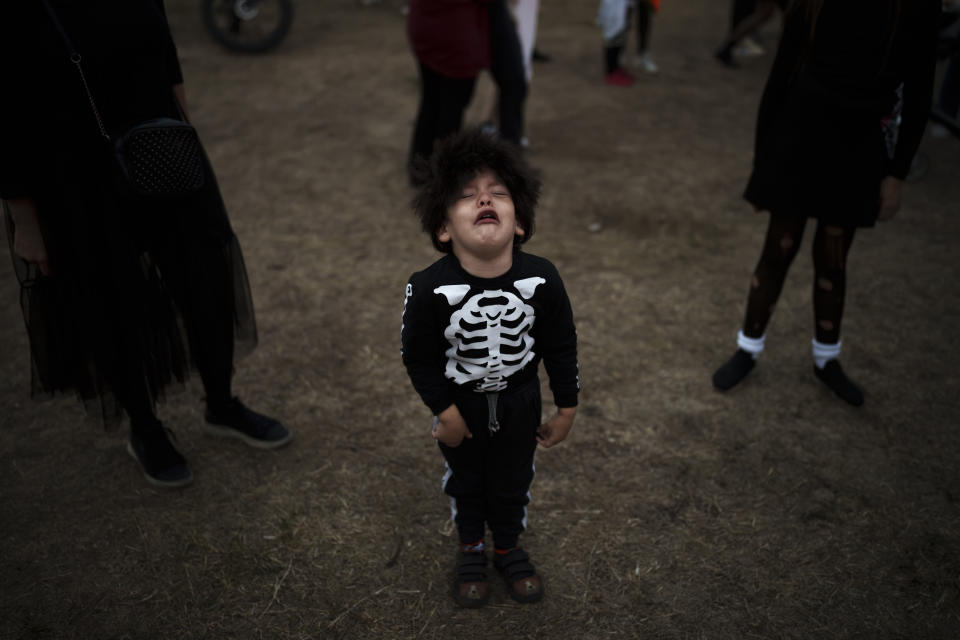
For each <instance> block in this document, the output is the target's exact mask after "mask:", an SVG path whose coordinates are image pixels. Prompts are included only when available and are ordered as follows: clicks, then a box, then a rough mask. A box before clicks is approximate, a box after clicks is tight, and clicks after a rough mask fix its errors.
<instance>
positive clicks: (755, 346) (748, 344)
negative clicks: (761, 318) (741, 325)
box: [737, 330, 767, 360]
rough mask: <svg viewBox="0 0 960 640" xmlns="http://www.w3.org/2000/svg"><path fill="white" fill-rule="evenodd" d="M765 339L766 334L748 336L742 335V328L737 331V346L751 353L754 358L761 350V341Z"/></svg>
mask: <svg viewBox="0 0 960 640" xmlns="http://www.w3.org/2000/svg"><path fill="white" fill-rule="evenodd" d="M766 339H767V334H763V335H762V336H760V337H759V338H748V337H747V336H745V335H743V331H742V330H741V331H738V332H737V346H738V347H740V348H741V349H743V350H744V351H746V352H747V353H749V354H750V355H752V356H753V359H754V360H756V359H757V356H759V355H760V353H761V352H762V351H763V343H764V342H765V341H766Z"/></svg>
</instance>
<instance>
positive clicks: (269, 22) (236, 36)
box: [203, 0, 293, 53]
mask: <svg viewBox="0 0 960 640" xmlns="http://www.w3.org/2000/svg"><path fill="white" fill-rule="evenodd" d="M292 23H293V2H292V0H203V24H204V26H205V27H206V28H207V31H208V32H209V33H210V35H211V36H212V37H213V39H214V40H216V41H217V42H219V43H220V44H222V45H223V46H224V47H226V48H228V49H231V50H233V51H242V52H244V53H260V52H263V51H267V50H269V49H272V48H273V47H275V46H277V45H278V44H280V41H281V40H283V39H284V38H285V37H286V35H287V32H288V31H290V25H291V24H292Z"/></svg>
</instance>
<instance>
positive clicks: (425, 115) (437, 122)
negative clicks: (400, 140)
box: [409, 63, 477, 179]
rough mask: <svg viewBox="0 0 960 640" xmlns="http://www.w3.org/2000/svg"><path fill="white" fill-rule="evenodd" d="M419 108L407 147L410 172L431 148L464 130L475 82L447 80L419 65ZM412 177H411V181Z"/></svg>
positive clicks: (423, 65)
mask: <svg viewBox="0 0 960 640" xmlns="http://www.w3.org/2000/svg"><path fill="white" fill-rule="evenodd" d="M420 78H421V94H420V108H419V111H418V113H417V121H416V124H415V125H414V129H413V140H412V141H411V144H410V159H409V162H410V165H409V166H410V168H411V169H413V168H415V166H416V163H417V162H419V161H421V160H426V159H427V158H429V157H430V155H431V154H432V153H433V145H434V143H435V142H437V141H438V140H442V139H443V138H445V137H447V136H448V135H450V134H452V133H456V132H457V131H459V130H460V128H461V127H462V126H463V112H464V110H465V109H466V108H467V105H469V104H470V98H471V97H472V96H473V88H474V86H475V84H476V81H477V79H476V78H448V77H446V76H443V75H441V74H439V73H437V72H436V71H433V70H432V69H430V68H429V67H428V66H426V65H425V64H422V63H421V64H420ZM414 178H415V176H414V175H413V174H411V179H414Z"/></svg>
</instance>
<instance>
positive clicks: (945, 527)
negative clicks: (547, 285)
mask: <svg viewBox="0 0 960 640" xmlns="http://www.w3.org/2000/svg"><path fill="white" fill-rule="evenodd" d="M595 4H596V3H589V2H588V3H583V2H578V1H575V0H558V1H557V2H546V3H544V6H543V7H542V9H541V16H540V18H541V25H540V34H539V47H540V48H541V49H542V50H544V51H546V52H549V53H550V54H552V56H553V61H552V62H550V63H547V64H540V65H538V66H537V67H536V71H535V73H536V75H535V78H534V83H533V86H532V90H531V95H530V99H529V102H528V110H527V120H528V135H529V138H530V140H531V145H532V146H531V149H530V159H531V161H532V162H533V163H534V164H536V165H537V166H538V167H540V168H542V170H543V172H544V176H545V188H544V197H543V203H542V205H541V207H540V208H539V212H538V232H537V235H536V237H535V238H534V239H533V240H532V241H531V243H530V244H529V245H528V249H529V251H531V252H533V253H536V254H540V255H543V256H545V257H548V258H550V259H551V260H552V261H553V262H554V263H555V264H556V265H557V266H558V268H559V270H560V273H561V274H562V275H563V277H564V279H565V282H566V286H567V289H568V291H569V293H570V296H571V299H572V301H573V305H574V312H575V315H576V320H577V327H578V332H579V336H580V361H581V377H582V380H583V384H584V388H583V393H582V396H581V409H580V412H579V416H578V418H577V422H576V425H575V427H574V431H573V433H572V435H571V437H570V439H569V441H567V442H565V443H564V444H562V445H561V446H559V447H557V448H555V449H551V450H547V451H541V452H540V455H539V456H538V458H537V470H538V474H537V479H536V481H535V483H534V486H533V502H532V504H531V506H530V519H529V523H530V527H529V530H528V532H527V533H526V534H525V536H524V544H525V546H526V548H527V549H528V550H529V551H530V553H531V555H532V557H533V558H534V559H535V561H536V562H537V563H538V566H539V568H540V569H541V570H542V572H543V575H544V576H545V578H546V583H547V589H548V595H547V598H546V599H545V600H544V601H543V602H542V603H541V604H539V605H537V606H532V607H528V606H519V605H515V604H513V603H512V601H510V600H509V599H508V598H507V597H506V594H505V591H504V589H503V587H502V585H500V584H499V583H498V582H494V589H493V598H492V604H491V606H489V607H487V608H486V609H484V610H480V611H464V610H458V609H457V608H456V607H455V605H454V604H453V602H452V600H451V598H450V597H449V594H448V591H449V579H450V569H451V563H452V560H453V551H454V542H455V538H454V537H453V535H452V533H453V530H452V528H451V526H450V523H449V511H448V509H447V500H446V499H445V497H444V496H443V495H442V493H441V491H440V477H441V474H442V471H443V462H442V459H441V456H440V454H439V452H438V451H437V450H436V446H435V445H434V444H433V442H432V440H431V438H430V436H429V419H430V416H429V414H428V410H427V409H426V408H425V407H424V406H423V405H422V403H421V402H420V400H419V399H418V398H417V397H416V395H415V394H414V392H413V390H412V388H411V386H410V383H409V381H408V379H407V376H406V374H405V372H404V370H403V367H402V365H401V362H400V356H399V328H400V311H401V306H402V301H403V288H404V285H405V283H406V278H407V277H408V276H409V274H410V273H411V272H413V271H415V270H417V269H420V268H423V267H424V266H426V265H427V264H429V263H430V262H431V261H432V260H434V259H435V257H436V254H435V252H434V251H433V249H432V247H431V245H430V243H429V241H428V239H427V238H426V237H425V236H423V235H422V234H421V233H420V232H419V230H418V228H417V224H416V221H415V220H414V219H413V217H412V215H411V214H410V212H409V206H408V202H409V199H410V197H411V195H412V194H411V192H410V190H409V188H408V186H407V184H406V176H405V173H404V161H405V157H406V152H407V146H408V144H409V139H410V134H411V128H412V121H413V118H414V114H415V110H416V106H417V100H418V78H417V72H416V65H415V63H414V60H413V57H412V55H411V54H410V52H409V48H408V46H407V43H406V39H405V35H404V24H403V18H402V16H401V14H400V4H399V0H384V1H383V2H381V3H379V4H373V5H370V6H364V5H363V4H361V3H360V2H359V1H358V0H349V1H348V0H327V1H325V2H322V3H321V2H305V1H302V2H299V3H298V4H297V16H296V20H295V24H294V28H293V31H292V32H291V34H290V36H289V38H288V40H287V41H286V42H284V43H283V45H282V46H281V47H280V48H279V49H278V50H277V51H275V52H273V53H270V54H268V55H261V56H239V55H233V54H230V53H227V52H225V51H223V50H221V49H219V48H217V46H216V45H215V44H214V43H213V42H212V41H211V40H210V39H209V38H208V37H207V36H206V35H205V33H204V32H203V30H202V27H201V24H200V16H199V6H198V3H196V2H193V1H188V0H168V10H169V13H170V19H171V23H172V25H173V28H174V31H175V37H176V39H177V42H178V45H179V47H180V53H181V57H182V60H183V67H184V73H185V76H186V81H187V91H188V97H189V100H190V105H191V111H192V114H193V117H194V120H195V122H196V124H197V126H198V128H199V130H200V133H201V135H202V137H203V139H204V141H205V144H206V147H207V150H208V152H209V154H210V156H211V159H212V161H213V164H214V167H215V168H216V171H217V174H218V177H219V180H220V184H221V187H222V190H223V192H224V194H225V198H226V201H227V204H228V206H229V209H230V211H231V215H232V219H233V222H234V225H235V228H236V231H237V234H238V236H239V237H240V241H241V243H242V245H243V247H244V250H245V255H246V260H247V266H248V268H249V272H250V277H251V284H252V288H253V293H254V297H255V301H256V304H257V309H258V320H259V325H260V332H261V333H260V334H261V345H260V347H259V349H258V350H257V351H255V352H254V353H253V354H252V355H251V356H249V357H248V358H246V359H245V360H243V361H241V362H240V363H238V371H237V376H236V389H237V391H238V393H239V394H240V395H241V396H242V397H243V398H245V399H246V400H248V401H249V403H250V404H251V405H253V406H255V407H257V408H259V409H261V410H265V411H267V412H269V413H272V414H275V415H277V416H280V417H282V418H283V419H284V420H285V421H287V422H288V423H289V425H290V426H291V427H292V428H293V429H294V430H295V431H296V439H295V440H294V442H293V444H292V445H291V446H290V447H289V448H287V449H284V450H281V451H277V452H270V453H263V452H258V451H250V450H248V449H246V448H244V447H243V445H242V444H239V443H234V442H218V441H212V440H209V439H204V438H203V437H202V436H201V435H200V432H199V429H198V426H199V422H200V420H201V419H202V415H201V404H200V385H199V380H193V381H192V382H191V384H190V385H189V387H188V390H187V391H186V392H185V393H182V394H179V395H176V396H173V397H171V398H170V399H169V401H168V402H167V403H166V404H165V405H164V406H162V407H161V417H162V418H163V420H164V422H165V424H166V425H167V426H169V427H171V428H172V429H174V430H175V431H176V433H177V436H178V439H179V443H180V444H181V445H182V448H183V450H184V452H185V454H186V456H187V457H188V459H189V460H190V462H191V465H192V467H193V469H194V473H195V476H196V481H195V484H194V485H193V486H192V487H190V488H188V489H186V490H183V491H178V492H159V491H155V490H153V489H151V488H148V486H147V485H146V484H145V483H144V482H143V480H142V478H141V476H140V474H139V472H138V470H137V469H136V468H135V466H134V464H133V462H132V461H131V460H130V459H129V457H128V456H127V455H126V454H125V453H124V451H123V448H124V442H123V438H122V437H117V436H108V435H105V434H103V433H102V431H101V430H99V428H98V427H97V425H96V424H91V423H90V422H89V421H85V419H84V417H83V415H82V412H81V409H80V406H79V404H78V403H77V402H75V401H74V399H73V398H58V399H54V400H51V401H45V402H32V401H30V400H29V398H28V395H29V379H28V378H29V376H28V373H27V362H28V351H27V344H26V338H25V333H24V331H23V328H22V319H21V317H20V315H19V309H18V307H17V299H18V297H17V291H16V289H15V286H14V279H13V276H12V273H8V275H7V277H5V278H3V279H0V299H3V300H5V301H6V303H5V304H4V305H0V322H2V324H3V326H4V327H6V329H5V330H4V331H3V332H2V334H0V352H2V353H3V354H4V357H3V358H2V359H0V421H2V422H3V428H2V429H0V487H2V490H0V491H2V493H0V495H2V498H0V556H2V558H3V562H2V563H0V611H2V615H0V637H2V638H158V637H172V638H371V637H382V638H455V637H466V636H468V635H469V636H470V637H485V638H505V637H529V638H534V637H571V638H574V637H575V638H607V637H647V638H663V639H671V638H678V639H679V638H737V639H739V638H797V639H806V638H813V637H818V638H819V637H831V638H845V637H851V638H852V637H868V638H893V637H912V638H955V637H956V633H957V629H960V538H958V536H957V532H958V531H960V463H958V461H960V429H958V428H957V425H958V423H960V419H958V418H960V411H958V408H960V407H958V399H957V393H956V391H957V389H960V376H958V373H957V367H956V363H957V361H958V360H960V348H958V343H957V338H956V330H957V327H958V326H960V291H958V286H957V282H958V281H960V266H958V264H960V263H958V261H957V259H956V254H955V253H954V251H953V250H954V247H955V246H957V245H958V243H960V228H958V226H957V222H956V220H957V217H956V214H957V203H958V202H960V181H957V180H956V175H957V172H958V168H960V143H958V141H956V140H927V141H925V143H924V145H923V147H922V149H921V154H922V158H923V161H924V163H925V165H926V173H925V175H924V176H923V177H922V178H921V179H919V180H918V181H916V182H914V183H911V184H909V185H908V186H907V188H906V190H905V206H904V209H903V211H902V212H901V213H900V215H899V217H898V218H897V219H896V220H894V221H893V222H891V223H889V224H885V225H881V226H880V227H878V228H877V229H875V230H872V231H867V232H864V233H862V234H860V235H859V236H858V237H857V240H856V242H855V244H854V247H853V251H852V254H851V258H850V264H849V270H850V274H849V288H848V299H847V313H846V317H845V319H844V337H845V340H844V343H845V351H844V363H845V366H846V368H847V369H848V370H849V372H850V373H851V375H852V376H853V377H854V378H855V379H856V380H858V381H859V382H860V383H861V384H862V385H863V387H864V388H865V390H866V392H867V402H866V405H865V406H864V407H863V408H861V409H852V408H849V407H846V406H842V405H841V404H840V401H838V400H837V399H835V398H834V397H832V396H831V395H829V393H828V392H827V391H825V390H824V389H823V388H822V387H821V385H820V383H819V382H818V381H817V380H816V379H815V378H814V377H813V376H812V374H811V371H810V364H811V359H810V354H809V349H810V347H809V339H810V336H811V334H812V326H813V317H812V315H813V314H812V310H811V300H810V299H811V293H810V292H811V289H812V267H811V262H810V258H809V255H808V253H807V251H806V247H807V246H809V244H808V243H809V238H808V239H807V244H805V246H804V250H803V252H802V253H801V255H800V257H798V259H797V263H796V264H795V266H794V268H793V270H792V272H791V275H790V276H789V278H788V281H787V284H786V287H785V290H784V294H783V297H782V299H781V301H780V303H779V305H778V309H777V312H776V315H775V317H774V320H773V323H772V325H771V328H770V331H769V339H768V350H767V352H766V353H765V354H764V356H763V361H762V362H761V364H760V365H759V366H758V367H757V370H756V371H755V372H754V373H753V374H752V375H751V377H750V379H749V380H748V381H747V382H746V383H745V384H743V385H742V387H741V388H738V389H735V390H733V391H732V392H730V393H728V394H719V393H717V392H715V391H713V389H712V387H711V385H710V374H711V373H712V371H713V369H714V368H715V367H716V366H718V365H719V364H720V363H721V362H722V361H723V360H724V359H725V358H726V357H727V356H728V355H730V353H731V352H732V351H733V349H734V337H735V333H736V330H737V327H738V325H739V323H740V321H741V319H742V313H743V305H744V298H745V295H746V291H747V287H748V281H749V275H750V272H751V269H752V268H753V265H754V263H755V260H756V259H757V256H758V255H759V250H760V243H761V239H762V235H763V232H764V228H765V220H764V218H763V217H760V216H756V215H753V214H752V213H750V212H749V207H748V206H747V205H746V204H745V203H743V201H742V200H741V199H740V195H739V194H740V192H741V190H742V188H743V185H744V182H745V180H746V177H747V174H748V172H749V168H750V162H751V153H752V143H753V140H752V136H753V125H754V116H755V113H756V106H757V102H758V99H759V95H760V91H761V89H762V85H763V81H764V78H765V74H766V71H767V68H768V65H769V64H770V60H771V57H772V56H771V55H770V54H768V55H767V56H765V57H762V58H758V59H751V60H749V61H746V62H745V65H744V68H743V69H742V70H740V71H736V72H731V71H728V70H726V69H723V68H720V67H718V66H717V65H716V64H715V62H714V61H713V59H712V58H711V55H710V54H711V49H712V47H713V46H714V45H715V44H716V43H717V42H718V41H719V39H720V38H721V37H722V35H723V31H724V30H725V28H726V24H727V20H728V13H727V12H728V9H729V7H728V6H727V3H723V2H710V1H708V0H685V1H683V2H678V1H667V2H664V3H663V9H662V13H661V14H660V15H658V16H657V17H656V19H655V20H656V22H655V24H654V45H653V53H654V56H655V58H656V61H657V63H658V64H659V66H660V68H661V73H660V74H659V75H657V76H642V77H641V78H640V81H639V82H638V83H637V85H635V86H634V87H632V88H629V89H622V88H614V87H607V86H605V85H603V84H602V82H601V77H600V72H601V68H600V67H601V48H600V46H601V45H600V34H599V30H598V29H597V27H596V26H595V25H594V22H593V21H594V16H595V9H596V7H595ZM766 36H767V37H766V42H767V43H768V44H769V45H770V46H771V47H772V44H773V42H774V39H775V37H776V31H775V28H774V27H771V28H769V29H768V30H767V33H766ZM489 86H490V85H489V81H488V80H487V79H486V78H484V79H483V80H482V82H481V83H480V84H479V86H478V89H477V95H476V100H475V103H474V105H473V106H471V108H470V111H469V113H468V120H469V121H471V122H476V121H477V120H478V119H479V114H480V112H481V109H482V103H483V102H484V101H485V98H486V96H487V95H488V93H489ZM591 225H599V226H600V230H599V231H596V232H591V231H589V230H588V228H589V227H590V226H591ZM0 244H3V245H5V244H6V238H2V239H0ZM546 397H547V398H549V396H546ZM546 404H547V405H549V402H547V403H546ZM548 410H549V406H548Z"/></svg>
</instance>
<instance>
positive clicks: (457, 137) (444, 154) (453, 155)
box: [413, 128, 540, 253]
mask: <svg viewBox="0 0 960 640" xmlns="http://www.w3.org/2000/svg"><path fill="white" fill-rule="evenodd" d="M484 169H489V170H490V171H492V172H493V173H495V174H496V175H497V177H498V178H500V180H501V181H503V186H505V187H506V188H507V190H508V191H509V192H510V198H511V199H512V200H513V208H514V212H515V215H516V219H517V224H518V225H519V226H520V227H521V228H522V229H523V231H524V235H522V236H514V240H513V241H514V246H516V245H519V244H523V243H524V242H526V241H527V240H529V239H530V238H531V237H532V236H533V229H534V208H535V207H536V205H537V200H538V199H539V198H540V175H539V172H538V171H537V170H536V169H533V168H532V167H531V166H530V165H529V164H527V162H526V160H524V159H523V157H522V156H521V155H520V152H519V150H518V149H517V148H516V147H515V146H514V145H512V144H510V143H509V142H506V141H503V140H500V139H498V138H495V137H494V136H491V135H490V134H487V133H483V132H481V131H480V129H479V128H472V129H466V130H464V131H461V132H460V133H456V134H454V135H452V136H450V137H449V138H447V139H445V140H443V141H442V142H440V143H439V144H438V145H437V146H436V147H435V148H434V151H433V155H432V156H431V158H430V160H429V161H428V162H427V161H421V162H420V164H419V166H417V167H415V168H414V171H415V177H414V179H415V182H416V183H417V184H418V185H419V189H418V191H417V195H416V196H414V198H413V210H414V212H415V213H416V214H417V217H419V218H420V225H421V226H422V227H423V230H424V231H426V232H427V233H428V234H429V235H430V239H431V240H432V241H433V246H434V247H436V248H437V250H438V251H442V252H444V253H450V252H451V251H452V250H453V247H452V246H451V244H450V242H440V240H438V239H437V232H438V231H439V230H440V227H442V226H443V224H444V222H446V219H447V211H448V210H449V208H450V206H451V205H452V204H453V202H454V201H455V200H456V198H457V196H459V195H460V190H461V189H462V188H463V185H464V184H466V183H467V182H468V181H470V180H471V179H473V177H474V176H475V175H476V174H477V173H478V172H479V171H482V170H484Z"/></svg>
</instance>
